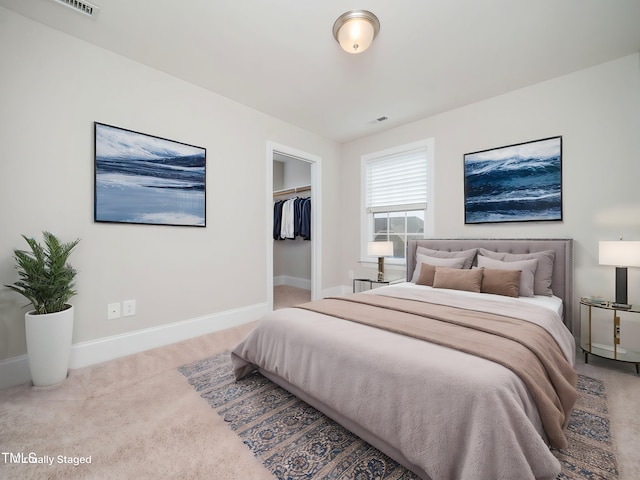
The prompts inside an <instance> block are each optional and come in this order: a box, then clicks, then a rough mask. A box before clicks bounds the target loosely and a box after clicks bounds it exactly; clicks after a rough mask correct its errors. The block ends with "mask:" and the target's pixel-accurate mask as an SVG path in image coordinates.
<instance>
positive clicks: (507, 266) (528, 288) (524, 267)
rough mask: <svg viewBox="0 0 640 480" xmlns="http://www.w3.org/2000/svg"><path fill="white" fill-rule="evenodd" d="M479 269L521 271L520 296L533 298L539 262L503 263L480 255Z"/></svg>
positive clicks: (535, 260) (533, 260) (532, 260)
mask: <svg viewBox="0 0 640 480" xmlns="http://www.w3.org/2000/svg"><path fill="white" fill-rule="evenodd" d="M478 267H484V268H493V269H496V270H521V272H520V290H519V292H520V296H521V297H533V295H534V293H533V281H534V278H535V273H536V268H537V267H538V260H537V259H536V258H534V259H531V260H520V261H517V262H503V261H502V260H494V259H493V258H489V257H485V256H484V255H478Z"/></svg>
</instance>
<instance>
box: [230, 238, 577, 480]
mask: <svg viewBox="0 0 640 480" xmlns="http://www.w3.org/2000/svg"><path fill="white" fill-rule="evenodd" d="M480 257H485V258H480ZM461 258H463V259H464V260H462V261H461V260H460V259H461ZM434 264H435V265H434ZM571 264H572V241H571V240H570V239H553V240H537V239H535V240H531V239H523V240H473V239H463V240H461V239H455V240H418V241H412V242H410V244H409V245H408V249H407V282H405V283H402V284H399V285H390V286H386V287H382V288H377V289H374V290H370V291H368V292H365V293H359V294H349V295H344V296H342V297H336V298H329V299H323V300H319V301H316V302H310V303H308V304H304V305H301V306H298V307H296V308H287V309H282V310H277V311H274V312H271V313H270V314H268V315H266V316H265V317H264V318H263V319H262V320H261V322H260V323H259V324H258V326H257V327H256V328H255V329H254V330H253V331H252V332H250V333H249V335H248V336H247V337H246V338H245V339H244V340H243V341H242V342H241V343H240V344H239V345H237V346H236V347H235V348H234V349H233V351H232V362H233V366H234V373H235V375H236V378H238V379H240V378H243V377H244V376H246V375H248V374H250V373H251V372H253V371H255V370H256V369H257V370H258V371H260V372H261V373H262V374H263V375H265V376H266V377H267V378H269V379H270V380H272V381H273V382H275V383H276V384H278V385H280V386H282V387H283V388H285V389H287V390H289V391H290V392H292V393H293V394H294V395H296V396H298V397H299V398H301V399H302V400H304V401H306V402H307V403H309V404H311V405H313V406H314V407H315V408H317V409H318V410H320V411H322V412H323V413H325V414H326V415H328V416H329V417H331V418H333V419H334V420H336V421H337V422H338V423H340V424H342V425H343V426H345V427H346V428H347V429H349V430H351V431H352V432H354V433H355V434H357V435H359V436H360V437H361V438H363V439H364V440H366V441H367V442H369V443H370V444H372V445H373V446H375V447H376V448H378V449H379V450H381V451H382V452H384V453H386V454H387V455H389V456H390V457H391V458H393V459H395V460H396V461H398V462H399V463H401V464H402V465H404V466H405V467H407V468H408V469H410V470H412V471H413V472H415V473H416V474H417V475H419V476H420V477H421V478H424V479H433V480H436V479H438V480H439V479H466V478H474V479H475V478H482V479H484V478H487V479H489V478H491V479H514V478H518V479H527V478H537V479H553V478H556V476H557V475H558V473H559V472H560V464H559V462H558V461H557V459H556V458H555V457H554V455H553V454H552V452H551V449H550V447H551V446H552V447H555V448H559V449H562V448H564V447H566V438H565V437H564V428H566V425H567V423H568V420H569V418H568V417H569V415H570V412H571V409H572V407H573V403H574V402H575V399H576V396H577V394H576V391H575V385H576V380H577V374H576V373H575V370H574V369H573V361H574V358H575V341H574V338H573V335H572V334H571V325H572V313H571V306H572V290H573V289H572V266H571ZM532 265H535V267H532ZM480 267H481V268H480ZM536 272H537V273H538V276H536V275H535V274H536ZM431 274H433V275H431ZM525 274H527V275H529V274H530V275H531V278H530V277H526V278H525ZM494 275H497V276H494ZM516 277H517V278H516ZM478 278H480V280H478ZM461 279H462V280H461ZM483 279H486V289H487V291H486V292H485V291H484V289H485V284H484V282H483ZM496 279H497V281H496ZM490 280H492V281H493V284H494V285H493V287H492V283H491V281H490ZM516 280H519V281H516ZM429 282H431V284H429ZM478 282H480V283H479V284H480V285H481V287H482V290H483V291H481V292H478V291H477V286H478ZM514 282H515V283H514ZM469 285H471V287H470V288H469ZM492 288H493V289H498V293H495V292H496V290H492ZM504 288H507V290H508V292H507V293H509V294H508V295H507V294H505V292H502V291H499V290H501V289H504ZM514 288H515V289H516V291H515V293H514ZM523 288H524V289H525V290H522V289H523ZM527 289H528V291H527ZM487 292H494V293H487ZM522 293H525V294H526V293H531V295H530V296H523V295H521V294H522ZM541 293H542V294H541ZM549 293H551V294H549Z"/></svg>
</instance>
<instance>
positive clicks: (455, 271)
mask: <svg viewBox="0 0 640 480" xmlns="http://www.w3.org/2000/svg"><path fill="white" fill-rule="evenodd" d="M481 284H482V269H481V268H474V269H473V270H471V269H467V268H447V267H436V273H435V275H434V277H433V288H450V289H452V290H464V291H467V292H477V293H480V286H481Z"/></svg>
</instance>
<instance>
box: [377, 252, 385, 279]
mask: <svg viewBox="0 0 640 480" xmlns="http://www.w3.org/2000/svg"><path fill="white" fill-rule="evenodd" d="M378 281H379V282H382V281H384V257H378Z"/></svg>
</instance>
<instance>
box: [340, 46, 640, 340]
mask: <svg viewBox="0 0 640 480" xmlns="http://www.w3.org/2000/svg"><path fill="white" fill-rule="evenodd" d="M470 81H472V80H470ZM639 132H640V55H639V54H635V55H631V56H628V57H624V58H621V59H618V60H615V61H612V62H608V63H605V64H603V65H599V66H596V67H593V68H589V69H586V70H582V71H579V72H575V73H573V74H570V75H566V76H563V77H561V78H557V79H554V80H550V81H547V82H544V83H540V84H537V85H533V86H530V87H528V88H523V89H521V90H517V91H514V92H511V93H509V94H506V95H502V96H499V97H495V98H492V99H489V100H486V101H483V102H479V103H475V104H472V105H468V106H466V107H463V108H459V109H457V110H453V111H450V112H447V113H444V114H441V115H437V116H434V117H430V118H425V119H423V120H420V121H417V122H413V123H410V124H407V125H404V126H402V127H399V128H396V129H393V130H390V131H387V132H383V133H380V134H377V135H373V136H370V137H367V138H363V139H360V140H356V141H353V142H351V143H348V144H346V145H344V146H343V151H342V157H343V158H342V165H343V168H342V200H343V207H344V208H343V214H342V238H343V240H344V243H343V245H344V248H343V250H342V253H343V258H342V265H343V267H342V271H341V275H342V282H343V284H348V283H349V279H348V271H349V270H350V269H352V270H354V271H356V272H365V273H368V274H371V272H373V266H371V268H370V269H368V270H367V269H366V268H365V267H363V266H361V265H360V264H358V263H357V260H358V258H359V253H358V248H359V243H358V239H359V225H360V222H359V218H360V217H359V215H360V180H359V179H360V157H361V156H362V155H364V154H367V153H370V152H375V151H378V150H383V149H386V148H389V147H392V146H396V145H401V144H405V143H410V142H414V141H417V140H420V139H424V138H434V140H435V158H434V172H433V175H434V182H435V186H434V188H435V191H434V192H433V193H434V201H433V205H431V206H430V208H431V211H432V213H433V215H434V231H433V232H429V234H428V236H430V237H439V238H455V237H462V238H473V237H476V238H477V237H479V238H522V237H538V238H541V237H542V238H544V237H547V238H550V237H562V238H573V239H574V240H575V244H574V262H575V271H574V277H575V292H576V302H577V300H578V299H579V297H580V296H588V295H600V296H603V297H606V298H613V296H614V268H613V267H604V266H602V267H601V266H599V265H598V241H599V240H614V239H617V238H618V237H619V236H620V235H623V236H624V238H625V239H627V240H640V188H638V182H639V181H640V134H639ZM556 135H562V137H563V204H564V211H563V217H564V218H563V221H562V222H532V223H515V224H514V223H512V224H483V225H465V224H464V203H463V202H464V198H463V188H464V187H463V155H464V154H465V153H468V152H474V151H479V150H484V149H488V148H493V147H499V146H503V145H509V144H513V143H519V142H526V141H530V140H536V139H540V138H545V137H551V136H556ZM629 300H630V301H631V302H634V303H640V269H629ZM575 310H576V311H577V310H578V309H577V308H576V309H575ZM638 343H639V344H640V339H639V340H638Z"/></svg>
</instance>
